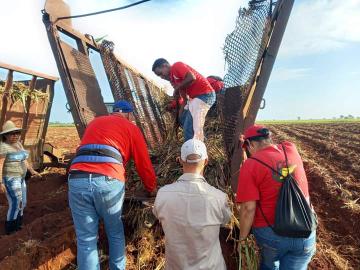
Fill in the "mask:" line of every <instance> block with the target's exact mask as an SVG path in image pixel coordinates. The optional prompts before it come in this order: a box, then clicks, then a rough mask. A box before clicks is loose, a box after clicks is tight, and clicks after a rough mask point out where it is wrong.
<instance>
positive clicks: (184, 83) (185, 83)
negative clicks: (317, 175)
mask: <svg viewBox="0 0 360 270" xmlns="http://www.w3.org/2000/svg"><path fill="white" fill-rule="evenodd" d="M195 80H196V77H195V75H194V74H193V73H192V72H190V71H189V72H187V73H186V75H185V77H184V79H183V80H182V81H181V83H179V84H177V85H174V97H179V96H180V90H183V89H184V88H186V87H188V86H189V85H191V84H192V83H193V82H194V81H195Z"/></svg>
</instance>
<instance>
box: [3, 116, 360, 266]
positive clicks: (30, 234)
mask: <svg viewBox="0 0 360 270" xmlns="http://www.w3.org/2000/svg"><path fill="white" fill-rule="evenodd" d="M270 129H271V130H272V132H273V134H274V137H275V140H276V141H281V140H289V141H293V142H295V143H296V144H297V146H298V148H299V151H300V154H301V155H302V157H303V159H304V164H305V169H306V171H307V175H308V178H309V185H310V193H311V198H312V203H313V205H314V207H315V210H316V212H317V214H318V217H319V227H318V243H317V254H316V256H315V258H314V259H313V261H312V263H311V266H310V268H311V269H360V268H359V265H360V226H359V222H360V200H359V201H357V200H358V198H359V195H360V181H359V180H360V153H359V150H360V135H359V134H360V124H345V123H344V124H343V123H339V124H301V125H290V124H289V125H272V126H270ZM47 141H49V142H51V143H52V144H53V145H55V146H56V147H58V148H67V149H69V150H70V151H74V150H75V147H76V146H77V144H78V142H79V140H78V136H77V133H76V130H75V128H72V127H65V128H63V127H50V128H49V132H48V136H47ZM27 184H28V204H27V207H26V210H25V220H24V223H25V226H24V228H23V229H22V230H21V231H18V232H17V233H15V234H13V235H10V236H7V235H4V229H3V226H0V269H1V270H7V269H16V270H25V269H44V270H45V269H76V266H75V262H76V242H75V233H74V230H73V226H72V219H71V214H70V211H69V208H68V202H67V184H66V179H65V170H64V169H56V168H51V169H47V170H46V171H45V172H44V173H43V177H42V178H41V179H40V178H32V179H30V180H29V181H28V182H27ZM6 209H7V203H6V199H5V197H4V196H0V222H1V224H3V223H4V220H5V215H6ZM100 234H103V232H101V233H100ZM149 237H150V236H149ZM101 238H102V237H101ZM127 252H128V268H129V269H135V268H134V265H135V263H136V262H135V261H134V256H133V254H136V248H135V247H134V246H129V245H128V246H127ZM162 252H163V251H162ZM103 256H104V257H106V255H103ZM105 260H106V259H105ZM104 269H107V268H106V267H104ZM144 269H145V268H144ZM234 269H235V268H234Z"/></svg>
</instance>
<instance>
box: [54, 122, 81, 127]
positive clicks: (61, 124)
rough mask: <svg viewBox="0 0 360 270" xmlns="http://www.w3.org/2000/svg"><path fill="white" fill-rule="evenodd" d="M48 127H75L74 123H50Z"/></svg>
mask: <svg viewBox="0 0 360 270" xmlns="http://www.w3.org/2000/svg"><path fill="white" fill-rule="evenodd" d="M49 127H75V124H74V123H61V122H50V123H49Z"/></svg>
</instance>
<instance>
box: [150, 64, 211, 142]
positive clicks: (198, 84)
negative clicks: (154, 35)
mask: <svg viewBox="0 0 360 270" xmlns="http://www.w3.org/2000/svg"><path fill="white" fill-rule="evenodd" d="M152 71H153V72H155V74H156V75H158V76H159V77H161V78H162V79H164V80H168V81H170V83H171V84H172V86H173V87H174V94H173V96H174V99H175V100H177V99H178V98H180V97H182V98H183V99H184V103H183V104H181V105H180V109H179V114H178V116H177V117H178V118H179V121H180V123H181V125H182V127H183V132H184V139H185V141H187V140H190V139H192V138H196V139H199V140H201V141H203V140H204V131H203V128H204V124H205V117H206V114H207V112H208V111H209V109H210V107H211V106H212V105H213V104H214V103H215V100H216V95H215V91H214V89H213V88H212V87H211V85H210V83H209V82H208V80H207V79H206V78H205V77H203V76H202V75H201V74H200V73H199V72H197V71H196V70H195V69H193V68H192V67H190V66H188V65H186V64H185V63H182V62H176V63H174V64H173V65H170V64H169V62H168V61H167V60H165V59H164V58H159V59H157V60H156V61H155V62H154V64H153V66H152Z"/></svg>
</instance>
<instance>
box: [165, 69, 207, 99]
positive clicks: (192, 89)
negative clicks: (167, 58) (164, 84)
mask: <svg viewBox="0 0 360 270" xmlns="http://www.w3.org/2000/svg"><path fill="white" fill-rule="evenodd" d="M188 72H191V73H192V74H193V75H194V76H195V81H194V82H193V83H192V84H191V85H190V86H188V87H187V88H186V89H184V91H185V94H186V95H188V96H189V97H190V98H195V97H197V96H200V95H204V94H208V93H210V92H213V91H214V89H213V88H212V87H211V85H210V83H209V82H208V80H207V79H206V78H205V77H204V76H202V75H201V74H200V73H199V72H197V71H196V70H195V69H193V68H192V67H190V66H188V65H186V64H184V63H183V62H176V63H175V64H173V65H172V66H171V69H170V82H171V83H172V84H173V85H178V84H179V83H181V82H182V81H183V80H184V79H185V76H186V74H187V73H188Z"/></svg>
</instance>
